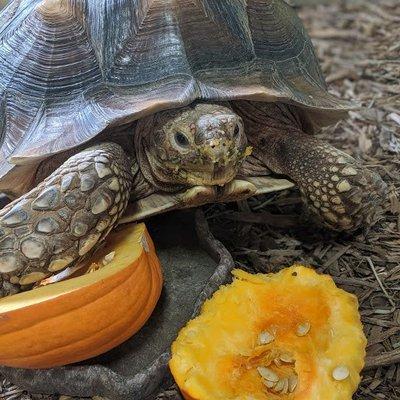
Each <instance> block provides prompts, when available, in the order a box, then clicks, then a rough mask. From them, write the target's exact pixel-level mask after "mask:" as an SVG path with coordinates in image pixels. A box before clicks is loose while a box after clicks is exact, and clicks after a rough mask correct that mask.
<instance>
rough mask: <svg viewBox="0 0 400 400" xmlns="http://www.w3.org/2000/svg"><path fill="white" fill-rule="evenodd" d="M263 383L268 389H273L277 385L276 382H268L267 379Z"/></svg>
mask: <svg viewBox="0 0 400 400" xmlns="http://www.w3.org/2000/svg"><path fill="white" fill-rule="evenodd" d="M262 382H263V384H264V385H265V386H266V387H267V388H268V389H272V388H273V387H274V386H275V385H276V383H275V382H271V381H267V380H266V379H263V380H262Z"/></svg>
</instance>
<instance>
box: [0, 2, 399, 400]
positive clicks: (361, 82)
mask: <svg viewBox="0 0 400 400" xmlns="http://www.w3.org/2000/svg"><path fill="white" fill-rule="evenodd" d="M328 3H329V4H327V5H320V6H315V5H313V6H308V7H306V6H304V7H299V13H300V15H301V17H302V18H303V20H304V21H305V24H306V26H307V28H308V30H309V33H310V35H311V37H312V38H313V41H314V44H315V46H316V49H317V53H318V56H319V58H320V60H321V65H322V68H323V71H324V73H325V76H326V77H327V81H328V83H329V85H330V88H331V90H332V91H333V92H334V93H336V94H337V95H339V96H342V97H344V98H346V99H350V100H355V101H358V102H360V103H361V104H362V106H363V109H362V110H361V111H357V112H352V113H351V114H350V117H349V118H348V119H347V120H346V121H343V122H340V123H338V124H337V125H336V126H334V127H330V128H328V129H326V130H324V131H323V132H322V133H321V134H320V136H321V137H323V138H324V139H326V140H327V141H329V142H330V143H332V144H333V145H335V146H336V147H338V148H340V149H343V150H345V151H346V152H348V153H349V154H352V155H353V156H356V157H359V158H361V159H363V160H364V162H365V163H366V164H367V165H368V166H369V167H370V168H373V169H375V170H376V171H378V172H379V173H380V174H381V175H382V177H383V178H384V179H385V181H386V182H387V183H388V184H389V185H390V187H391V194H390V196H389V197H388V199H387V206H386V213H385V215H384V216H383V217H382V219H381V220H380V221H379V223H378V224H377V225H376V226H374V227H373V228H372V229H370V230H369V231H367V232H358V233H357V234H355V235H352V236H346V235H337V234H332V233H329V232H326V231H324V230H320V229H318V228H316V227H315V225H311V224H310V222H308V221H307V220H306V219H305V218H304V216H303V214H304V213H303V209H302V206H301V200H300V196H299V193H298V192H297V191H296V190H292V191H286V192H283V193H277V194H274V195H269V196H263V197H259V198H254V199H250V200H248V201H246V202H242V203H240V204H238V205H237V206H236V205H233V206H232V205H213V206H210V207H208V208H207V209H206V215H207V217H208V220H209V222H210V224H211V227H212V228H213V230H214V233H215V234H216V236H217V237H218V238H220V239H221V240H222V241H223V242H224V244H225V245H227V246H228V248H229V249H230V251H231V252H232V253H233V255H234V257H235V259H236V261H237V262H238V263H239V264H240V265H241V266H242V267H243V268H247V269H249V270H251V271H263V272H270V271H277V270H278V269H280V268H282V267H283V266H287V265H291V264H293V263H295V262H301V263H305V264H309V265H312V266H314V267H316V268H317V269H318V270H319V271H321V272H324V273H328V274H330V275H332V276H333V277H334V279H335V281H336V282H337V284H338V285H339V286H340V287H342V288H344V289H345V290H347V291H349V292H352V293H354V294H356V295H357V296H358V299H359V303H360V312H361V315H362V321H363V323H364V327H365V333H366V335H367V337H368V348H367V353H368V354H367V363H366V368H365V370H364V372H363V380H362V384H361V386H360V388H359V390H358V392H357V394H356V395H355V396H354V400H372V399H374V400H375V399H379V400H385V399H386V400H396V399H400V233H399V232H400V201H399V197H400V173H399V171H400V80H399V79H400V6H399V0H380V1H379V2H372V1H369V0H358V1H354V0H353V1H351V0H343V1H335V2H333V1H331V2H328ZM156 398H157V399H159V400H161V399H181V397H180V396H179V394H178V392H177V390H176V389H175V388H174V387H172V388H170V389H169V390H167V391H165V392H163V393H161V394H160V395H159V396H157V397H156ZM0 399H5V400H29V399H37V400H39V399H43V400H44V399H46V400H50V399H58V396H51V397H50V396H38V395H30V394H27V393H24V392H22V391H20V390H19V389H18V388H17V387H15V386H13V385H11V384H10V383H9V382H6V381H1V379H0Z"/></svg>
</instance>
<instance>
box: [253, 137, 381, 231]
mask: <svg viewBox="0 0 400 400" xmlns="http://www.w3.org/2000/svg"><path fill="white" fill-rule="evenodd" d="M260 144H261V148H262V149H263V152H262V154H263V156H262V157H263V160H264V161H265V163H266V164H267V165H268V166H269V167H270V168H271V170H273V171H274V172H277V173H280V174H284V175H287V176H289V177H290V178H291V179H292V180H294V181H295V182H296V183H297V184H298V186H299V187H300V190H301V192H302V194H303V197H304V199H305V201H306V202H307V203H308V204H309V206H310V209H311V211H313V212H314V213H315V214H316V215H317V216H318V217H319V219H320V220H322V221H323V222H324V223H325V224H326V225H328V226H329V227H330V228H332V229H335V230H340V231H342V230H343V231H352V230H355V229H357V228H359V227H360V226H363V225H364V226H368V225H372V224H373V223H374V222H376V221H375V220H376V217H377V215H378V214H379V212H380V211H381V205H382V202H383V200H384V197H385V193H386V184H385V183H384V182H383V181H382V179H381V178H380V176H379V175H378V174H376V173H375V172H373V171H370V170H368V169H367V168H365V167H364V166H363V165H362V164H361V163H359V162H358V161H356V160H355V159H354V158H352V157H351V156H349V155H348V154H346V153H344V152H343V151H340V150H337V149H335V148H334V147H332V146H330V145H329V144H327V143H324V142H322V141H320V140H319V139H318V138H316V137H313V136H310V135H307V134H303V133H300V132H290V131H287V132H279V133H278V132H276V133H270V134H268V135H266V136H264V137H261V141H260Z"/></svg>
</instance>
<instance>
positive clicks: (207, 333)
mask: <svg viewBox="0 0 400 400" xmlns="http://www.w3.org/2000/svg"><path fill="white" fill-rule="evenodd" d="M233 273H234V276H235V279H234V281H233V283H232V284H230V285H226V286H222V287H221V288H220V289H219V290H218V291H217V292H216V293H215V294H214V296H213V297H212V298H211V299H210V300H208V301H206V303H205V304H204V305H203V308H202V311H201V313H200V315H199V316H198V317H197V318H195V319H193V320H192V321H190V322H189V323H188V324H187V325H186V327H184V328H183V329H182V330H181V332H180V333H179V336H178V338H177V339H176V341H175V342H174V343H173V345H172V358H171V361H170V369H171V371H172V374H173V376H174V378H175V380H176V382H177V384H178V386H179V387H180V389H181V391H182V393H183V395H184V397H185V399H187V400H189V399H190V400H217V399H218V400H222V399H224V400H239V399H240V400H279V399H282V400H289V399H290V400H351V398H352V394H353V393H354V392H355V390H356V389H357V387H358V385H359V382H360V371H361V370H362V368H363V365H364V358H365V347H366V339H365V336H364V333H363V329H362V325H361V322H360V316H359V313H358V302H357V299H356V297H355V296H353V295H351V294H349V293H346V292H345V291H343V290H340V289H338V288H337V287H336V286H335V283H334V282H333V280H332V278H331V277H329V276H327V275H319V274H317V273H316V272H315V271H314V270H312V269H310V268H306V267H303V266H300V265H296V266H293V267H291V268H287V269H284V270H282V271H280V272H279V273H277V274H269V275H262V274H257V275H251V274H248V273H246V272H244V271H241V270H235V271H234V272H233Z"/></svg>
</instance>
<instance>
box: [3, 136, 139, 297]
mask: <svg viewBox="0 0 400 400" xmlns="http://www.w3.org/2000/svg"><path fill="white" fill-rule="evenodd" d="M131 185H132V177H131V173H130V160H129V158H128V157H127V155H126V154H125V153H124V151H123V149H122V148H121V147H120V146H119V145H117V144H113V143H103V144H101V145H98V146H95V147H92V148H89V149H87V150H85V151H82V152H80V153H78V154H76V155H74V156H73V157H71V158H69V159H68V160H67V161H66V162H65V163H64V164H63V165H61V167H60V168H58V169H57V170H56V171H55V172H54V173H53V174H52V175H50V176H49V177H48V178H46V179H45V180H44V181H43V182H42V183H40V184H39V185H38V186H37V187H35V188H34V189H33V190H31V191H30V192H29V193H27V194H25V195H24V196H22V197H20V198H19V199H17V200H15V201H13V202H12V203H10V204H9V205H8V206H6V207H5V208H4V209H3V210H1V212H0V275H1V276H0V284H1V286H0V297H1V296H4V295H7V294H12V293H15V292H16V291H18V289H19V287H21V286H22V287H24V286H26V285H31V284H33V283H35V282H38V281H40V280H42V279H43V278H45V277H47V276H49V275H51V274H53V273H55V272H56V271H59V270H62V269H63V268H65V267H67V266H68V265H70V264H71V263H73V262H74V261H76V260H78V259H80V257H83V256H85V255H86V254H88V253H89V252H90V250H91V249H93V247H94V246H95V245H96V244H97V243H98V242H99V241H101V240H103V239H104V238H105V237H106V236H107V234H108V233H109V232H110V230H111V229H112V228H113V226H115V223H116V222H117V220H118V218H119V217H120V216H121V215H122V213H123V212H124V210H125V208H126V206H127V203H128V200H129V193H130V190H131Z"/></svg>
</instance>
